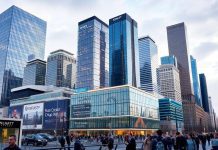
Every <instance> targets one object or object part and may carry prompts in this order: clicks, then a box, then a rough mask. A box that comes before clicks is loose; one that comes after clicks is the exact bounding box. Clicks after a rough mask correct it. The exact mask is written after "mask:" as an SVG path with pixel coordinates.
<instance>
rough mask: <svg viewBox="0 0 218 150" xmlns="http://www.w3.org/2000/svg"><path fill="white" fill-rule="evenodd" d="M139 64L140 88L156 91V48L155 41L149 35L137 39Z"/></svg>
mask: <svg viewBox="0 0 218 150" xmlns="http://www.w3.org/2000/svg"><path fill="white" fill-rule="evenodd" d="M139 64H140V81H141V89H143V90H145V91H147V92H156V93H159V92H158V86H157V72H156V69H157V68H158V50H157V45H156V44H155V41H154V40H153V39H151V38H150V37H149V36H146V37H142V38H140V39H139Z"/></svg>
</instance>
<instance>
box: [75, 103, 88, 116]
mask: <svg viewBox="0 0 218 150" xmlns="http://www.w3.org/2000/svg"><path fill="white" fill-rule="evenodd" d="M90 113H91V104H89V103H87V104H78V105H72V110H71V118H83V117H90Z"/></svg>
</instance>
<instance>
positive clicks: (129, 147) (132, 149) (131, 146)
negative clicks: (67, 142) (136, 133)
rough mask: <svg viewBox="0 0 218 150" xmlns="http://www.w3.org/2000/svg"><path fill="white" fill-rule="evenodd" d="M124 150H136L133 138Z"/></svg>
mask: <svg viewBox="0 0 218 150" xmlns="http://www.w3.org/2000/svg"><path fill="white" fill-rule="evenodd" d="M126 150H136V141H135V139H134V138H131V140H130V142H129V144H128V145H127V146H126Z"/></svg>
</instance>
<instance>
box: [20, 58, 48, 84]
mask: <svg viewBox="0 0 218 150" xmlns="http://www.w3.org/2000/svg"><path fill="white" fill-rule="evenodd" d="M45 74H46V62H45V61H43V60H40V59H35V60H32V61H29V62H27V65H26V67H25V68H24V77H23V86H24V85H45Z"/></svg>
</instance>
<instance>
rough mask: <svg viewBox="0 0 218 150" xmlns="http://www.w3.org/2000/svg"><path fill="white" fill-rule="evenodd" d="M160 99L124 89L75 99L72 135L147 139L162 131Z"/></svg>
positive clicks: (79, 96)
mask: <svg viewBox="0 0 218 150" xmlns="http://www.w3.org/2000/svg"><path fill="white" fill-rule="evenodd" d="M158 106H159V105H158V99H157V98H156V97H154V96H153V95H152V94H150V93H147V92H145V91H143V90H140V89H138V88H135V87H132V86H129V85H123V86H116V87H109V88H102V89H98V90H90V91H87V92H82V93H78V94H73V95H72V96H71V103H70V109H71V110H70V112H71V113H70V128H69V130H70V132H76V133H78V134H82V135H87V134H88V135H99V134H103V133H104V134H108V133H113V134H115V135H126V134H127V133H128V134H130V133H131V134H133V135H146V134H148V133H152V132H154V131H155V130H157V129H159V114H158V110H159V107H158Z"/></svg>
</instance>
